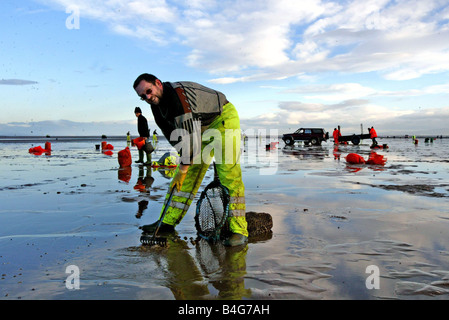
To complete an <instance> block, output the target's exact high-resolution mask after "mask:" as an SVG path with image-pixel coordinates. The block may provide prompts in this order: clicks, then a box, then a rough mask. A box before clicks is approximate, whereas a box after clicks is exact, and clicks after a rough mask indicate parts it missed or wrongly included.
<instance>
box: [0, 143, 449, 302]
mask: <svg viewBox="0 0 449 320" xmlns="http://www.w3.org/2000/svg"><path fill="white" fill-rule="evenodd" d="M46 141H49V142H51V147H52V150H51V154H45V153H44V154H41V155H34V154H30V153H29V148H32V147H35V146H39V145H40V146H42V147H44V144H45V142H46ZM102 141H107V142H108V143H110V144H111V145H113V147H114V149H113V150H112V154H111V155H107V154H105V153H103V152H102V150H101V149H100V150H98V149H97V148H96V145H100V144H101V142H102ZM378 141H379V144H386V145H388V148H385V149H380V150H377V151H376V152H377V153H378V154H380V155H383V156H384V157H385V158H386V159H387V162H386V163H385V165H369V164H360V165H351V164H348V163H347V162H346V160H345V156H346V155H348V154H349V153H357V154H359V155H361V156H362V157H364V158H365V159H366V158H368V156H369V155H370V153H371V152H372V151H373V150H371V149H370V143H371V141H370V140H364V141H362V143H361V144H360V145H358V146H355V145H352V144H349V145H340V146H337V147H336V146H334V145H333V143H332V140H329V141H327V142H325V143H323V144H322V145H321V146H304V145H302V144H296V145H295V146H294V147H285V144H284V143H283V142H282V141H279V144H278V145H275V146H274V148H272V149H270V150H267V149H266V144H269V141H261V140H259V139H258V138H255V137H250V138H249V140H248V141H247V142H246V143H245V145H244V147H243V151H244V152H243V153H242V158H241V167H242V173H243V181H244V184H245V197H246V207H247V208H246V211H247V212H248V211H255V212H266V213H269V214H270V215H271V216H272V218H273V228H272V233H268V234H266V235H263V236H259V237H256V238H253V239H251V238H250V240H249V242H248V244H247V245H244V246H242V247H237V248H226V247H223V246H221V245H209V244H208V243H206V242H204V241H197V239H196V230H195V223H194V212H195V205H192V206H191V207H190V209H189V211H188V212H187V214H186V216H185V218H184V219H183V220H182V222H181V223H180V224H179V225H178V226H177V227H176V241H171V242H170V245H169V247H168V248H165V249H155V250H152V249H148V248H145V247H143V246H142V245H141V244H140V241H139V239H140V235H141V230H139V226H141V225H144V224H150V223H153V222H154V221H156V220H157V218H158V217H159V214H160V211H161V207H162V204H163V200H164V198H165V194H166V192H167V189H168V186H169V183H170V179H171V178H170V172H169V171H167V170H162V169H159V170H157V169H152V168H149V167H145V166H139V165H137V164H135V163H133V164H132V166H131V167H130V168H129V169H126V170H124V169H123V168H120V166H119V163H118V161H117V153H118V151H120V150H122V149H124V148H125V147H126V146H127V145H126V137H117V138H112V139H111V138H110V139H101V138H100V137H98V138H94V137H92V138H79V137H78V138H65V139H64V138H60V139H55V138H39V139H36V138H34V139H33V138H30V137H24V138H22V139H13V138H3V139H0V169H1V170H0V203H1V204H2V205H1V207H0V221H1V224H0V248H1V249H0V250H1V251H0V299H2V300H17V299H28V300H37V299H49V300H71V299H86V300H94V299H108V300H110V299H117V300H128V299H132V300H139V299H161V300H173V299H192V300H201V299H208V300H211V299H212V300H218V299H236V300H241V299H250V300H265V299H283V300H284V299H288V300H290V299H291V300H302V299H311V300H331V299H332V300H333V299H342V300H359V299H360V300H375V299H401V300H408V299H429V300H431V299H447V298H448V297H449V242H448V241H447V231H448V230H449V229H448V228H449V214H448V213H449V201H448V200H449V157H448V156H447V150H448V149H449V139H436V140H434V141H433V142H424V139H420V140H419V143H418V144H414V143H413V141H412V140H411V139H404V138H395V139H393V138H382V137H381V138H378ZM130 149H131V153H132V158H133V162H134V160H137V149H136V148H135V147H130ZM170 150H171V147H170V145H169V144H168V143H167V141H166V140H164V139H160V141H159V143H158V145H157V148H156V151H155V152H154V153H153V160H158V159H159V157H161V156H162V155H163V154H164V153H165V152H168V151H170ZM254 150H256V152H254ZM212 179H213V170H212V167H211V168H210V170H209V171H208V173H207V174H206V177H205V179H204V181H203V185H202V187H201V188H200V191H201V190H202V188H203V187H204V186H206V185H207V183H209V182H210V181H212ZM142 185H143V186H142ZM198 197H199V194H197V196H196V199H195V201H194V204H196V200H197V199H198ZM74 276H76V277H77V279H78V280H79V282H76V281H74V282H73V283H72V282H71V280H72V279H73V278H74Z"/></svg>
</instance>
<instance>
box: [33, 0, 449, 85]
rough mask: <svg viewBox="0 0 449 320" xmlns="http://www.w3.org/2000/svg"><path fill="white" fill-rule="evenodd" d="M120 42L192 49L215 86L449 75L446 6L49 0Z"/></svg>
mask: <svg viewBox="0 0 449 320" xmlns="http://www.w3.org/2000/svg"><path fill="white" fill-rule="evenodd" d="M40 1H41V2H43V3H45V4H48V5H52V6H54V5H56V6H57V7H58V8H59V9H64V10H65V9H66V8H68V7H70V6H73V5H74V4H76V6H77V7H78V8H79V11H80V16H81V18H84V17H86V18H90V19H95V20H99V21H102V22H104V23H105V24H106V25H108V26H109V28H110V29H111V30H113V31H115V32H117V33H118V34H121V35H124V36H128V37H134V38H138V39H143V40H147V41H149V42H150V43H154V44H155V45H159V46H166V45H169V44H176V45H179V44H181V45H183V46H184V47H185V48H186V49H187V50H188V52H187V54H186V58H185V63H186V64H187V65H189V66H191V67H195V68H200V69H203V70H206V71H208V72H210V74H213V75H219V76H218V77H217V78H215V79H212V82H214V83H232V82H245V81H256V80H267V79H268V80H273V79H284V78H287V77H294V76H298V75H305V74H313V73H320V72H328V71H336V72H354V73H363V72H372V71H374V72H378V73H379V74H381V75H382V76H384V77H385V78H386V79H389V80H407V79H414V78H418V77H421V76H422V75H425V74H433V73H438V72H444V71H449V54H448V53H449V24H448V15H449V14H448V10H447V8H446V4H445V3H444V2H442V1H438V0H429V1H420V0H403V1H390V0H363V1H362V0H350V1H346V2H344V3H342V2H340V1H322V0H311V1H307V2H302V3H301V4H298V2H297V1H296V0H261V1H237V0H229V1H218V0H195V1H188V2H170V3H169V2H168V1H165V0H156V1H138V0H134V1H125V0H115V1H107V2H105V1H100V0H79V1H76V2H75V1H72V0H40Z"/></svg>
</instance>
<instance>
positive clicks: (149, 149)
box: [142, 142, 154, 166]
mask: <svg viewBox="0 0 449 320" xmlns="http://www.w3.org/2000/svg"><path fill="white" fill-rule="evenodd" d="M142 149H143V150H144V151H145V153H146V155H147V162H145V163H144V165H147V166H151V153H152V152H153V151H154V148H153V145H152V144H151V142H147V143H145V146H144V147H143V148H142Z"/></svg>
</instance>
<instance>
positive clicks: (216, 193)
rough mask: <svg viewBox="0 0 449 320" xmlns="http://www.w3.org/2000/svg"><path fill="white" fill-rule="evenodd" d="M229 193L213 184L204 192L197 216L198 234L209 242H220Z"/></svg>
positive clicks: (226, 213)
mask: <svg viewBox="0 0 449 320" xmlns="http://www.w3.org/2000/svg"><path fill="white" fill-rule="evenodd" d="M228 207H229V193H228V191H227V189H225V188H224V187H223V186H221V185H219V184H212V185H209V186H208V187H206V189H205V190H204V191H203V192H202V194H201V196H200V199H199V201H198V204H197V212H196V216H195V222H196V228H197V231H198V234H199V235H200V236H201V237H203V238H206V239H209V240H218V238H219V235H220V232H221V229H222V227H223V225H224V224H225V222H226V218H227V215H228Z"/></svg>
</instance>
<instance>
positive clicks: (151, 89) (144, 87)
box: [135, 80, 163, 105]
mask: <svg viewBox="0 0 449 320" xmlns="http://www.w3.org/2000/svg"><path fill="white" fill-rule="evenodd" d="M135 90H136V92H137V95H138V96H139V97H140V99H141V100H143V101H146V102H147V103H148V104H153V105H159V103H160V102H161V99H162V94H163V88H162V83H161V81H160V80H156V83H155V84H152V83H150V82H147V81H145V80H142V81H140V83H139V85H138V86H137V87H136V89H135Z"/></svg>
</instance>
